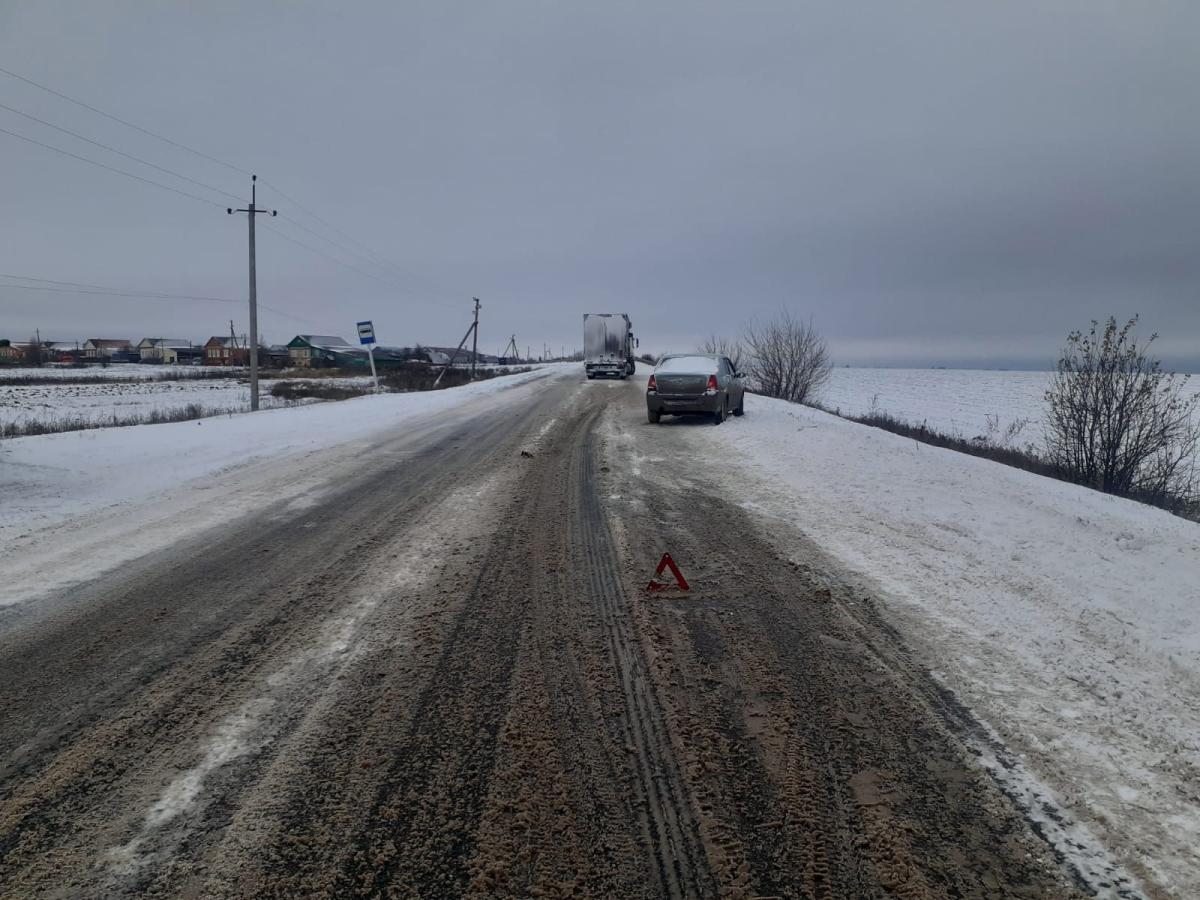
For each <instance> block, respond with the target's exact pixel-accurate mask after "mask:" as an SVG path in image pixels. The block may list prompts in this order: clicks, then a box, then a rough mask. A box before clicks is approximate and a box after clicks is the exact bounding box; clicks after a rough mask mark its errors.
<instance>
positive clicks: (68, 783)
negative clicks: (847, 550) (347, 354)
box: [0, 386, 1082, 898]
mask: <svg viewBox="0 0 1200 900" xmlns="http://www.w3.org/2000/svg"><path fill="white" fill-rule="evenodd" d="M582 387H583V389H582V390H580V388H579V386H575V387H573V388H572V389H571V390H570V391H567V390H561V391H558V392H557V393H556V394H555V395H554V397H555V401H556V402H555V404H554V405H553V407H552V408H551V409H549V410H547V409H545V408H543V409H542V410H540V412H535V411H533V410H530V411H528V412H526V413H524V414H522V415H521V416H520V417H518V419H516V420H515V421H509V422H508V423H507V425H506V426H505V428H503V429H499V430H493V431H490V432H487V433H486V434H485V430H482V429H481V430H479V431H478V432H475V433H472V434H461V433H451V434H448V435H445V436H443V437H442V438H440V439H439V440H438V441H435V442H432V443H431V444H430V445H429V446H427V447H425V448H422V449H420V451H419V452H417V451H414V452H412V453H399V452H397V454H396V458H395V459H394V460H391V461H390V462H389V461H385V462H381V463H377V469H376V471H375V472H374V473H373V474H374V475H375V476H395V478H396V480H395V481H394V482H391V487H390V488H389V487H388V486H387V484H388V483H386V482H384V481H382V480H380V479H379V478H378V477H377V478H376V479H375V480H374V481H373V482H372V488H371V491H372V492H373V493H372V492H368V489H367V487H366V486H365V485H363V486H358V487H351V488H348V489H347V490H348V491H350V494H349V495H348V494H342V495H336V494H335V495H331V496H330V497H328V498H324V499H323V500H322V501H321V503H320V504H319V505H318V506H316V507H314V508H313V509H311V510H307V511H306V512H305V514H304V516H301V517H297V518H296V519H295V520H289V521H286V522H279V523H275V524H271V525H269V526H267V525H263V526H262V527H261V528H260V530H259V532H258V533H257V536H256V537H255V538H254V539H253V540H251V539H249V538H248V537H247V538H244V539H243V540H241V541H239V542H237V545H236V546H235V545H219V546H215V547H209V548H208V549H207V550H206V551H204V552H203V553H200V552H199V551H198V555H197V557H196V558H195V561H194V563H193V564H194V565H195V566H197V567H198V568H197V570H196V571H194V572H190V574H192V575H195V576H198V575H199V574H200V572H199V568H202V567H208V566H220V565H225V566H227V567H229V568H228V571H229V573H230V575H229V577H230V586H229V590H231V591H232V590H234V589H233V587H232V586H231V585H232V582H233V580H234V578H235V576H237V575H239V574H240V573H242V572H243V571H245V570H246V569H247V568H248V567H252V566H254V565H255V564H256V562H257V560H258V559H262V560H274V561H275V562H261V563H257V564H258V565H259V566H261V567H262V569H263V573H264V574H263V579H264V582H263V583H262V584H258V585H255V586H252V591H254V593H253V594H252V596H253V599H254V600H255V601H256V602H257V604H258V605H257V606H255V607H247V606H246V605H245V603H232V602H230V604H229V605H228V608H225V607H221V606H220V605H219V604H218V607H217V608H215V609H214V608H211V607H210V606H205V605H204V604H201V603H200V602H199V601H197V605H196V607H195V608H194V609H190V608H189V607H188V606H187V605H186V604H185V605H184V606H183V607H182V608H180V609H176V610H173V611H172V612H170V613H167V612H163V613H161V615H162V616H168V617H169V618H170V619H171V624H172V625H173V627H175V628H178V629H183V630H186V631H187V632H188V634H189V635H192V636H191V637H189V638H188V639H187V640H186V641H183V640H182V639H179V638H175V639H174V640H176V641H177V642H178V643H177V644H176V645H175V647H176V649H177V651H178V652H177V653H176V656H178V658H177V659H171V660H168V659H166V658H162V659H159V658H157V657H155V654H156V653H159V652H160V650H156V649H155V647H156V646H157V645H151V644H152V642H153V641H155V640H159V641H165V642H166V643H168V644H169V643H170V640H171V639H168V638H166V637H164V636H163V634H162V633H161V632H158V631H155V630H154V626H153V624H150V625H142V624H139V623H136V622H133V621H128V620H126V621H125V622H124V623H123V625H122V626H121V627H118V628H116V631H121V630H122V628H124V629H125V631H126V633H127V635H128V636H129V639H130V640H132V639H139V640H144V641H146V642H147V647H146V648H144V649H142V650H137V649H136V648H131V649H130V650H129V651H128V652H129V653H130V654H133V656H131V657H130V658H129V659H127V660H126V661H125V662H126V663H127V664H129V665H133V666H134V671H135V672H136V673H137V674H136V676H135V677H133V678H130V679H128V680H126V681H119V680H117V679H115V676H113V680H112V682H111V684H108V686H107V687H106V684H107V683H106V682H105V681H104V679H100V680H99V683H98V685H97V688H98V689H97V692H96V694H95V696H94V698H93V699H92V700H91V702H83V701H79V700H74V701H72V702H70V703H66V702H63V703H62V705H61V707H60V708H61V709H67V708H69V709H70V715H69V716H68V717H67V724H61V723H60V724H59V725H58V726H57V727H54V726H52V723H51V721H49V719H50V718H52V716H51V715H50V714H49V713H47V714H43V719H44V721H43V720H38V714H37V713H36V711H35V710H34V708H33V707H34V705H35V704H33V703H31V702H28V701H19V700H15V699H13V698H11V697H10V698H8V699H6V701H5V707H4V708H3V712H4V713H5V715H6V716H17V717H19V718H20V720H21V721H22V722H26V721H28V722H33V724H32V725H27V726H26V727H25V728H24V730H23V731H22V733H21V734H20V736H19V737H13V738H12V739H11V740H8V741H4V743H3V750H4V753H5V759H6V763H5V767H4V769H3V771H2V772H0V778H2V782H0V790H2V793H0V801H2V803H0V885H2V886H3V893H4V895H5V896H134V895H138V896H182V897H246V896H256V897H260V896H278V897H294V896H324V897H346V896H394V897H422V898H432V897H457V896H476V897H506V896H507V897H529V896H540V897H567V896H598V897H600V896H602V897H622V898H632V897H715V896H728V897H747V898H748V897H767V896H774V897H813V898H848V897H866V898H871V897H880V898H882V897H903V898H924V897H994V896H1010V897H1047V896H1053V897H1071V896H1082V894H1081V893H1080V892H1079V891H1078V890H1077V888H1076V886H1075V885H1074V883H1073V882H1072V880H1071V877H1070V875H1069V873H1067V872H1065V871H1063V869H1062V868H1061V867H1060V866H1059V865H1058V864H1057V863H1056V861H1055V859H1054V856H1053V854H1052V852H1051V851H1050V849H1049V848H1048V847H1047V846H1046V845H1045V844H1044V843H1043V842H1041V841H1040V840H1039V839H1038V838H1037V837H1036V836H1035V835H1034V834H1033V833H1032V832H1031V830H1030V828H1029V826H1028V824H1027V823H1026V821H1025V820H1024V819H1023V818H1022V816H1021V815H1020V813H1019V812H1018V811H1017V810H1016V809H1015V808H1014V807H1013V806H1012V804H1011V803H1010V802H1009V801H1007V800H1006V798H1005V797H1004V796H1003V795H1002V794H1001V793H1000V792H999V791H998V790H997V789H996V788H995V787H994V786H993V785H992V784H991V783H990V781H988V779H987V778H986V776H984V775H982V774H981V772H980V771H979V770H978V769H977V768H976V767H974V766H972V765H971V764H970V761H969V759H968V756H967V754H966V753H965V751H964V750H963V747H962V745H961V743H960V742H959V741H958V740H957V739H956V737H955V734H954V728H953V717H952V716H950V715H948V714H946V712H945V710H944V709H942V707H943V706H944V705H945V703H946V700H945V699H944V697H943V696H942V694H941V693H939V692H938V691H937V689H936V688H935V687H934V686H933V685H932V684H931V683H930V681H929V679H928V676H927V675H925V674H924V673H923V672H922V671H921V670H920V669H919V668H918V667H917V666H915V665H914V664H913V663H911V662H910V661H909V660H908V658H907V656H906V655H905V653H904V648H903V646H902V645H901V643H900V642H899V640H898V639H897V637H896V636H895V634H894V633H893V632H891V631H890V630H889V629H888V627H887V626H886V623H885V622H884V621H883V620H882V618H881V617H880V615H879V613H878V612H877V610H876V608H875V607H874V605H873V604H871V603H870V602H867V601H866V600H864V598H862V597H859V596H855V595H851V594H850V593H849V592H848V591H842V590H841V589H840V588H839V587H838V586H837V585H832V586H831V585H829V584H828V583H827V582H826V581H825V580H823V579H822V578H819V577H817V576H816V575H815V574H814V573H813V572H812V571H810V570H808V569H806V568H805V567H803V566H798V565H796V564H795V563H793V562H791V561H789V560H788V559H785V558H783V557H782V556H781V555H779V554H778V553H777V552H776V551H775V550H774V549H772V547H771V546H770V544H769V542H767V541H766V539H765V538H763V537H760V536H759V535H758V533H757V531H756V526H755V524H754V523H753V521H752V520H751V519H750V518H749V517H748V516H747V515H746V514H745V513H744V512H743V511H742V510H740V509H738V508H736V507H735V506H732V505H730V504H728V503H726V502H724V501H722V500H721V499H720V498H719V497H718V496H716V495H714V494H712V493H706V492H704V491H702V490H698V489H697V488H696V487H695V486H694V485H689V486H687V487H686V489H683V490H678V491H676V490H669V489H668V487H667V485H666V483H665V482H663V481H662V480H660V479H650V478H641V477H639V476H638V475H636V474H635V473H634V472H633V471H632V470H631V468H630V466H629V460H628V458H627V448H625V447H623V446H622V445H620V444H619V443H617V442H614V441H611V440H608V439H607V438H605V437H604V435H605V434H607V433H608V431H609V430H608V429H606V428H602V427H601V425H602V424H603V423H604V421H605V420H606V419H607V420H608V421H610V422H611V421H612V420H614V419H620V420H621V421H622V422H623V423H626V424H628V423H630V422H633V421H635V420H636V419H637V418H638V416H639V413H640V411H639V410H638V408H637V406H636V402H635V401H636V399H637V395H636V394H635V393H633V392H632V391H629V390H625V389H624V388H622V389H620V390H611V391H610V390H603V389H597V390H591V389H589V388H588V386H582ZM596 387H597V388H599V386H596ZM551 415H554V416H557V418H550V416H551ZM628 427H630V428H632V427H636V426H633V425H628ZM497 435H500V436H497ZM655 439H656V440H660V441H678V442H681V443H682V442H683V441H685V440H686V433H685V431H684V430H681V431H680V432H678V433H677V434H670V433H666V432H659V433H658V434H657V436H656V438H655ZM522 451H524V452H522ZM435 458H436V460H437V462H436V464H434V463H433V462H422V460H429V459H435ZM422 466H425V468H424V469H422ZM414 471H415V474H414ZM401 473H408V474H407V475H406V476H402V475H401ZM435 476H436V477H435ZM405 478H407V479H408V480H407V481H406V480H405ZM438 480H440V481H441V482H445V483H446V486H445V487H443V488H434V487H431V484H433V483H434V482H435V481H438ZM355 491H360V492H361V493H358V494H355V493H354V492H355ZM380 493H382V494H383V496H382V497H378V498H377V499H376V500H374V501H371V500H369V499H368V498H369V497H371V496H376V495H378V494H380ZM389 493H390V496H389ZM351 500H353V501H355V502H354V503H351V502H350V501H351ZM372 503H374V505H371V504H372ZM363 504H365V505H366V508H365V509H359V506H361V505H363ZM349 509H358V511H357V512H356V513H354V520H353V525H354V527H355V529H356V534H357V537H356V538H355V540H354V541H353V544H354V547H353V549H354V550H355V552H356V553H357V559H358V561H357V562H356V563H355V564H354V565H353V566H349V567H348V566H347V564H346V562H345V554H346V553H347V552H349V550H350V549H351V548H350V547H349V546H348V545H346V544H343V543H339V542H337V541H335V540H333V539H332V538H329V537H328V536H327V530H326V529H327V528H329V527H333V526H337V525H339V524H342V525H345V524H347V523H348V520H347V519H346V516H347V515H349V514H348V513H347V512H346V510H349ZM464 510H465V514H464ZM308 521H319V522H323V523H325V526H324V527H323V528H309V529H308V530H307V531H304V530H303V529H304V528H305V522H308ZM255 541H258V542H260V543H261V547H260V546H258V545H257V544H256V543H255ZM666 549H669V550H670V551H671V552H672V553H673V554H674V555H675V557H676V558H677V559H679V560H680V561H681V562H683V563H684V564H685V565H686V566H689V567H690V568H689V569H688V571H687V574H688V576H689V579H690V580H691V581H692V582H693V591H692V593H691V594H690V595H689V596H687V597H664V596H653V597H649V596H646V595H644V594H643V593H642V592H641V590H640V588H641V586H642V584H643V583H644V582H645V580H646V577H647V576H648V575H649V573H650V572H651V571H652V570H653V567H654V564H655V563H656V562H657V559H658V555H659V554H660V553H661V552H662V551H663V550H666ZM205 554H207V555H205ZM176 565H178V564H176ZM162 571H164V572H165V571H167V570H166V569H163V570H162ZM170 571H172V572H175V573H176V574H178V572H177V571H176V569H171V570H170ZM137 574H141V573H137ZM185 574H187V573H185ZM163 577H165V575H164V576H163ZM135 580H136V579H134V578H132V577H131V578H130V579H129V580H128V581H126V582H121V585H122V588H121V589H122V590H124V591H125V594H124V595H120V592H119V591H118V592H116V593H115V594H112V596H114V597H115V596H118V595H120V596H121V597H123V598H124V599H125V600H127V601H128V602H129V603H131V604H133V606H134V607H135V608H136V610H141V607H139V604H141V605H142V606H144V607H145V608H146V609H149V607H150V603H151V601H150V600H149V599H148V597H149V594H146V593H141V594H139V593H138V591H139V590H143V591H151V590H152V589H153V588H154V584H153V583H151V584H150V586H149V587H145V586H143V587H139V586H138V585H137V584H135V583H134V582H135ZM115 583H116V582H114V584H115ZM159 587H161V585H159ZM111 593H112V592H110V594H111ZM106 596H109V595H107V594H106ZM250 596H251V595H247V597H243V598H242V600H248V599H249V598H250ZM96 602H97V603H99V602H100V601H99V600H97V601H96ZM111 602H115V600H114V601H111ZM201 610H204V611H205V612H204V613H203V615H201ZM140 614H141V613H140V611H135V613H131V614H130V615H140ZM205 617H207V618H205ZM193 618H194V619H195V620H196V621H190V620H191V619H193ZM201 619H204V621H203V622H201V621H200V620H201ZM84 620H86V615H85V614H84V613H83V612H75V613H71V612H69V611H68V612H65V613H63V614H62V615H61V616H60V617H59V619H53V618H52V619H50V620H47V621H45V622H41V623H39V624H38V626H37V628H36V629H34V628H33V627H32V626H29V627H28V628H26V629H25V630H24V631H22V630H21V629H20V628H18V629H16V630H17V631H18V634H19V635H20V639H19V640H16V641H15V642H10V641H9V640H8V639H7V638H6V643H5V649H4V651H3V654H2V657H3V658H2V660H0V674H3V675H5V676H12V679H13V680H12V682H10V683H16V684H19V685H21V686H22V688H23V689H24V690H26V691H37V690H45V691H47V692H48V693H51V694H63V693H67V692H68V688H67V687H64V686H63V684H65V683H67V682H69V681H70V680H71V679H73V678H75V679H84V678H85V677H93V678H94V677H95V675H96V673H95V672H93V671H90V670H89V669H88V666H87V665H83V664H79V665H78V666H75V665H74V664H71V663H63V664H61V665H59V666H57V667H51V669H52V672H51V674H48V675H42V676H38V675H36V674H31V672H33V669H34V668H35V667H36V664H37V661H38V658H39V657H38V654H49V653H50V652H51V651H50V650H49V649H48V647H49V645H50V644H52V643H53V642H54V641H55V640H58V639H60V638H62V637H63V636H64V635H67V636H68V637H70V640H69V641H67V643H66V645H65V648H64V649H65V650H67V651H77V652H81V653H82V652H91V653H102V652H103V648H102V647H101V646H99V645H96V644H88V643H87V642H86V641H85V640H84V638H83V637H82V636H80V634H79V633H78V632H79V629H80V628H81V626H80V624H79V622H80V621H84ZM18 624H19V623H18ZM92 624H93V625H95V623H92ZM97 627H98V626H97ZM114 627H116V626H114ZM147 629H148V630H147ZM107 637H108V638H110V639H111V640H113V641H114V642H115V641H119V640H120V636H119V635H118V634H117V633H115V632H114V633H110V634H108V635H107ZM139 653H140V654H141V656H138V654H139ZM134 657H136V660H135V659H134ZM137 660H140V662H137ZM96 666H98V667H99V668H98V669H97V671H101V672H103V666H99V664H96ZM76 669H78V671H77V670H76ZM54 679H57V680H58V682H59V683H52V681H53V680H54ZM5 693H6V694H7V693H8V689H6V691H5ZM13 721H16V719H14V720H13Z"/></svg>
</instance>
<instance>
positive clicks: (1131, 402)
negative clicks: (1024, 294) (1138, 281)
mask: <svg viewBox="0 0 1200 900" xmlns="http://www.w3.org/2000/svg"><path fill="white" fill-rule="evenodd" d="M1136 324H1137V317H1136V316H1135V317H1134V318H1132V319H1130V320H1129V321H1128V322H1126V323H1125V325H1123V326H1118V325H1117V320H1116V319H1115V318H1111V317H1110V318H1109V320H1108V321H1107V322H1106V323H1105V324H1104V325H1103V326H1101V325H1100V324H1099V323H1098V322H1095V321H1093V322H1092V326H1091V330H1090V331H1089V332H1088V333H1086V334H1085V333H1083V332H1082V331H1073V332H1071V334H1070V335H1068V337H1067V344H1066V347H1064V348H1063V351H1062V355H1061V358H1060V359H1059V361H1058V368H1057V371H1056V373H1055V376H1054V379H1053V381H1052V382H1051V384H1050V388H1049V389H1048V390H1047V391H1046V395H1045V397H1046V407H1047V415H1046V425H1045V443H1046V452H1047V457H1048V459H1049V460H1050V461H1051V462H1053V463H1054V464H1056V465H1058V466H1059V467H1061V468H1062V469H1063V470H1064V471H1066V472H1068V473H1069V474H1070V477H1071V478H1072V480H1074V481H1077V482H1079V483H1081V484H1086V485H1090V486H1091V487H1094V488H1097V489H1098V490H1102V491H1106V492H1108V493H1111V494H1120V495H1122V496H1129V497H1135V498H1138V499H1142V500H1146V501H1148V502H1151V503H1155V504H1156V505H1164V506H1168V508H1170V501H1172V500H1173V499H1177V500H1179V501H1180V502H1187V501H1188V500H1190V499H1193V498H1194V497H1195V494H1196V489H1197V487H1198V484H1197V472H1196V450H1197V447H1198V446H1200V421H1198V420H1197V410H1198V408H1200V394H1190V395H1189V394H1188V393H1187V386H1188V376H1187V375H1176V374H1175V373H1165V372H1163V371H1161V369H1160V363H1159V361H1158V360H1157V359H1154V358H1152V357H1151V356H1150V353H1149V350H1150V345H1151V344H1153V343H1154V341H1155V339H1156V338H1157V337H1158V335H1151V336H1150V338H1149V340H1147V341H1145V342H1144V343H1139V342H1138V340H1137V338H1136V336H1135V335H1134V334H1133V327H1134V325H1136Z"/></svg>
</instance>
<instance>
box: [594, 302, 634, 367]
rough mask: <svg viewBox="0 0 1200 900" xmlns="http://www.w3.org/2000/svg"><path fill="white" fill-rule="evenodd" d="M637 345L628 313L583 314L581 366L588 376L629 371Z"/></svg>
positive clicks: (632, 365) (632, 364)
mask: <svg viewBox="0 0 1200 900" xmlns="http://www.w3.org/2000/svg"><path fill="white" fill-rule="evenodd" d="M636 346H637V338H635V337H634V336H633V326H632V325H630V323H629V314H628V313H584V314H583V368H584V371H585V372H587V377H588V378H595V377H596V376H598V375H608V376H611V377H614V378H625V377H626V376H628V375H632V374H633V370H634V362H633V349H634V348H635V347H636Z"/></svg>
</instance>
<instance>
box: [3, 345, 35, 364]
mask: <svg viewBox="0 0 1200 900" xmlns="http://www.w3.org/2000/svg"><path fill="white" fill-rule="evenodd" d="M29 346H30V345H29V344H14V343H13V342H12V341H9V340H0V363H2V364H5V365H9V366H19V365H21V364H23V363H24V362H25V358H26V356H27V355H28V350H29Z"/></svg>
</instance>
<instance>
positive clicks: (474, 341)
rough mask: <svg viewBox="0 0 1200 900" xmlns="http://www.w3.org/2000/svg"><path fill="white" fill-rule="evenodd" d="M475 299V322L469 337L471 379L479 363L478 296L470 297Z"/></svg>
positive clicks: (473, 377)
mask: <svg viewBox="0 0 1200 900" xmlns="http://www.w3.org/2000/svg"><path fill="white" fill-rule="evenodd" d="M471 299H472V300H474V301H475V324H474V325H472V326H471V328H472V329H473V330H474V332H475V333H474V335H472V337H471V380H472V381H474V380H475V366H476V365H478V363H479V298H478V297H472V298H471Z"/></svg>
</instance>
